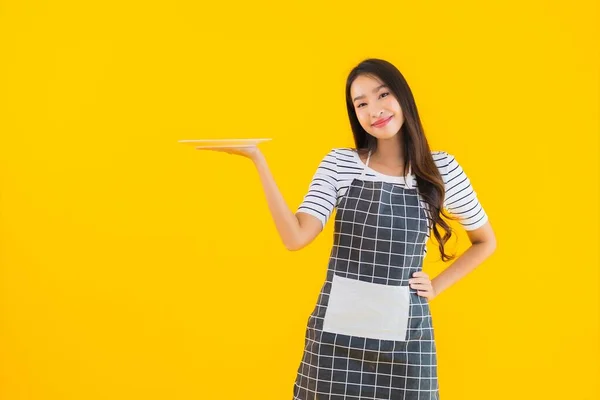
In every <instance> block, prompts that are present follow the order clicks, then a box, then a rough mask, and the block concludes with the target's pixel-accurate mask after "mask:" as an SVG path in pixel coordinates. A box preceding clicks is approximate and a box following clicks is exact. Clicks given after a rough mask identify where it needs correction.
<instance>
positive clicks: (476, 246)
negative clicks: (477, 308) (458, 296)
mask: <svg viewBox="0 0 600 400" xmlns="http://www.w3.org/2000/svg"><path fill="white" fill-rule="evenodd" d="M466 232H467V235H468V236H469V240H470V241H471V246H470V247H469V248H468V249H467V250H466V251H465V252H464V253H463V254H461V255H460V256H459V257H458V258H457V259H456V260H454V262H453V263H452V264H451V265H450V266H449V267H448V268H446V269H445V270H443V271H442V272H440V273H439V274H438V275H437V276H436V277H435V278H433V279H432V280H431V285H432V286H433V292H434V296H437V295H439V294H440V293H442V292H443V291H444V290H446V289H447V288H448V287H450V286H452V285H453V284H454V283H456V282H457V281H458V280H460V279H461V278H462V277H464V276H465V275H467V274H468V273H469V272H471V271H473V270H474V269H475V268H476V267H477V266H478V265H479V264H481V263H482V262H484V261H485V259H486V258H488V257H489V256H491V255H492V253H493V252H494V251H495V250H496V235H495V234H494V230H493V229H492V226H491V225H490V222H489V221H488V222H486V223H485V224H484V225H482V226H481V227H479V228H477V229H474V230H471V231H466Z"/></svg>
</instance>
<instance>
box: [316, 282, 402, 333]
mask: <svg viewBox="0 0 600 400" xmlns="http://www.w3.org/2000/svg"><path fill="white" fill-rule="evenodd" d="M409 309H410V293H409V287H408V286H390V285H381V284H377V283H369V282H363V281H360V280H358V279H350V278H344V277H342V276H338V275H335V274H334V275H333V280H332V282H331V291H330V293H329V302H328V305H327V309H326V310H325V316H324V319H323V330H324V331H326V332H331V333H339V334H342V335H349V336H358V337H364V338H372V339H381V340H395V341H405V340H406V332H407V329H408V316H409Z"/></svg>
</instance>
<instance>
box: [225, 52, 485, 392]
mask: <svg viewBox="0 0 600 400" xmlns="http://www.w3.org/2000/svg"><path fill="white" fill-rule="evenodd" d="M346 104H347V108H348V116H349V118H350V125H351V128H352V131H353V134H354V141H355V145H356V149H350V148H348V149H346V148H336V149H333V150H331V151H330V152H329V153H328V154H327V155H326V156H325V157H324V158H323V160H322V161H321V163H320V165H319V167H318V169H317V171H316V173H315V175H314V177H313V179H312V182H311V184H310V186H309V189H308V193H307V194H306V196H305V197H304V200H303V202H302V204H301V205H300V206H299V207H298V209H297V212H296V213H295V214H294V213H293V212H292V211H291V210H290V209H289V208H288V206H287V205H286V203H285V201H284V199H283V197H282V196H281V194H280V192H279V190H278V189H277V186H276V184H275V182H274V180H273V177H272V175H271V173H270V172H269V169H268V167H267V164H266V161H265V159H264V157H263V156H262V154H261V153H260V151H259V150H258V148H256V147H252V148H239V149H225V150H223V149H221V151H226V152H229V153H232V154H239V155H243V156H246V157H249V158H251V159H252V160H253V161H254V163H255V165H256V167H257V169H258V172H259V175H260V178H261V182H262V185H263V187H264V191H265V194H266V198H267V202H268V205H269V208H270V211H271V213H272V216H273V219H274V221H275V224H276V227H277V230H278V232H279V234H280V235H281V238H282V241H283V243H284V244H285V246H286V247H287V248H288V249H289V250H299V249H301V248H303V247H304V246H306V245H307V244H308V243H310V242H311V241H312V240H313V239H314V238H315V237H316V236H317V235H318V234H319V233H320V232H321V231H322V229H323V227H324V226H325V224H326V223H327V221H328V219H329V217H330V216H331V215H332V213H333V210H334V209H337V212H336V215H335V225H334V227H335V229H334V244H333V248H332V251H331V256H330V258H329V265H328V270H327V276H326V279H325V282H324V284H323V287H322V289H321V292H320V294H319V297H318V301H317V304H316V307H315V309H314V311H313V312H312V314H311V315H310V317H309V320H308V326H307V330H306V341H305V348H304V354H303V358H302V360H301V363H300V366H299V368H298V374H297V377H296V382H295V385H294V399H346V398H348V399H403V400H411V399H415V400H417V399H418V400H425V399H438V398H439V388H438V381H437V357H436V347H435V341H434V334H433V326H432V320H431V314H430V309H429V302H430V301H431V300H432V299H433V298H435V297H436V296H437V295H439V294H440V293H441V292H442V291H444V290H445V289H447V288H448V287H449V286H450V285H452V284H453V283H455V282H456V281H458V280H459V279H460V278H462V277H463V276H465V275H466V274H467V273H469V272H470V271H471V270H473V269H474V268H475V267H476V266H477V265H479V264H480V263H481V262H483V261H484V260H485V259H486V258H487V257H489V256H490V255H491V254H492V253H493V251H494V250H495V246H496V244H495V243H496V242H495V236H494V233H493V230H492V228H491V226H490V223H489V221H488V217H487V215H486V213H485V211H484V209H483V207H482V206H481V204H480V203H479V201H478V199H477V195H476V192H475V191H474V190H473V188H472V187H471V185H470V181H469V179H468V178H467V176H466V175H465V173H464V171H463V170H462V168H461V167H460V165H459V164H458V162H457V161H456V159H455V158H454V157H453V156H452V155H450V154H448V153H446V152H444V151H431V150H430V148H429V145H428V143H427V139H426V138H425V134H424V132H423V127H422V125H421V121H420V119H419V114H418V111H417V107H416V105H415V101H414V98H413V95H412V92H411V90H410V88H409V86H408V84H407V82H406V80H405V79H404V77H403V75H402V74H401V73H400V71H398V69H397V68H396V67H394V66H393V65H392V64H390V63H389V62H387V61H384V60H379V59H368V60H364V61H363V62H361V63H360V64H359V65H357V66H356V67H355V68H354V69H353V70H352V71H351V72H350V74H349V76H348V79H347V83H346ZM215 150H219V149H215ZM445 210H448V211H449V212H450V215H448V214H447V213H446V212H445ZM442 215H443V216H445V217H447V218H452V217H455V218H457V219H458V220H459V221H460V223H461V225H462V227H463V228H464V229H465V230H466V232H467V234H468V236H469V238H470V241H471V243H472V246H471V247H470V248H469V249H468V250H467V251H466V252H465V253H463V254H462V255H461V256H460V257H458V258H456V260H455V262H454V263H453V264H452V265H451V266H449V267H448V268H446V269H445V270H444V271H442V272H441V273H440V274H439V275H438V276H436V277H435V278H434V279H433V280H430V279H429V277H428V276H427V274H425V273H424V272H423V271H422V265H423V259H424V257H425V254H426V252H427V249H426V241H427V239H428V238H429V236H430V232H431V231H433V234H434V236H435V238H436V239H437V241H438V243H439V251H440V254H441V256H442V260H444V261H448V260H452V259H455V256H453V255H450V254H447V253H446V251H445V247H444V245H445V244H446V242H447V241H448V239H449V238H450V236H451V228H450V226H449V225H448V224H447V223H446V222H445V221H444V220H443V219H442V218H441V217H442Z"/></svg>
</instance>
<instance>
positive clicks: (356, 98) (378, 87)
mask: <svg viewBox="0 0 600 400" xmlns="http://www.w3.org/2000/svg"><path fill="white" fill-rule="evenodd" d="M384 87H387V85H386V84H383V85H381V86H377V87H376V88H375V89H373V93H377V91H378V90H379V89H381V88H384ZM365 97H366V96H365V95H364V94H361V95H360V96H356V97H355V98H354V99H353V100H352V101H356V100H358V99H363V98H365Z"/></svg>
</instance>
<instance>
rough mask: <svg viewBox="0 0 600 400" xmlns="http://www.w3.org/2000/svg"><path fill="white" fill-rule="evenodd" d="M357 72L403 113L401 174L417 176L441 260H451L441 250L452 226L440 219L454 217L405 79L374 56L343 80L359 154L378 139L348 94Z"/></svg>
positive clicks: (372, 148) (388, 64)
mask: <svg viewBox="0 0 600 400" xmlns="http://www.w3.org/2000/svg"><path fill="white" fill-rule="evenodd" d="M360 75H369V76H373V77H376V78H378V79H380V80H381V81H383V83H385V84H386V85H387V87H388V88H389V89H390V91H391V92H392V94H393V95H394V96H395V97H396V99H397V100H398V102H399V103H400V107H401V109H402V113H403V114H404V123H403V124H402V128H400V132H398V137H399V140H400V141H401V142H402V143H401V145H402V146H403V148H404V155H405V157H404V174H405V175H406V174H407V173H408V166H409V165H410V166H411V168H412V172H413V173H414V174H415V175H416V180H417V187H418V191H419V193H420V194H421V196H422V198H423V201H424V202H426V203H427V205H428V207H429V210H428V211H429V213H428V214H429V215H428V216H427V218H428V219H429V222H430V223H431V226H432V228H433V234H434V236H435V238H436V239H437V241H438V243H439V250H440V253H441V256H442V261H449V260H453V259H454V258H456V255H455V254H446V253H445V251H444V245H445V244H446V242H447V241H448V240H449V239H450V237H451V236H452V228H451V227H450V225H448V223H446V221H444V220H443V219H442V216H444V217H445V218H448V219H454V218H452V216H450V215H448V214H447V213H446V212H445V210H444V196H445V189H444V181H443V180H442V176H441V174H440V171H439V170H438V168H437V166H436V165H435V162H434V161H433V156H432V154H431V150H430V148H429V144H428V143H427V139H426V138H425V132H424V130H423V126H422V124H421V120H420V118H419V112H418V111H417V105H416V104H415V99H414V97H413V94H412V91H411V90H410V87H409V86H408V83H407V82H406V79H404V76H403V75H402V73H401V72H400V71H399V70H398V68H396V67H395V66H394V65H393V64H391V63H390V62H388V61H385V60H380V59H376V58H370V59H366V60H364V61H362V62H361V63H360V64H358V65H357V66H356V67H354V68H353V69H352V71H350V74H349V75H348V79H347V80H346V106H347V108H348V117H349V118H350V126H351V128H352V132H353V134H354V143H355V145H356V151H357V152H359V154H361V153H362V154H364V153H366V152H368V151H371V152H374V151H375V150H376V149H377V138H375V137H374V136H371V135H370V134H369V133H367V132H366V131H365V130H364V129H363V127H362V126H361V125H360V122H359V121H358V117H357V116H356V111H355V109H354V104H353V102H352V96H351V95H350V87H351V85H352V82H354V80H355V79H356V78H357V77H358V76H360ZM438 226H439V227H441V228H442V230H443V235H442V233H440V230H439V229H438Z"/></svg>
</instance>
